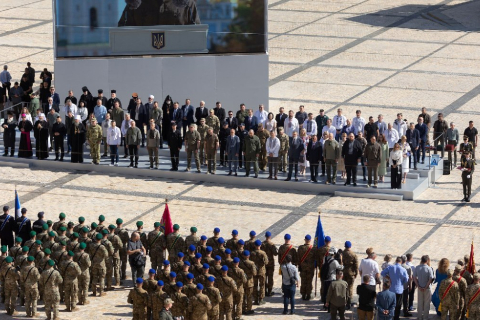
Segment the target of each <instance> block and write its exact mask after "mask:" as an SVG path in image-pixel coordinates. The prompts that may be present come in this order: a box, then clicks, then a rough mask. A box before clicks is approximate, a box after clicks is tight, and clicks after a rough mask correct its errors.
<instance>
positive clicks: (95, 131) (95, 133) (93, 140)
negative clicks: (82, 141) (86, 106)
mask: <svg viewBox="0 0 480 320" xmlns="http://www.w3.org/2000/svg"><path fill="white" fill-rule="evenodd" d="M90 122H91V124H90V126H89V127H88V130H87V141H88V144H89V145H90V156H91V157H92V163H93V164H100V143H101V142H102V137H103V131H102V127H101V126H99V125H98V124H97V119H95V118H93V119H91V120H90Z"/></svg>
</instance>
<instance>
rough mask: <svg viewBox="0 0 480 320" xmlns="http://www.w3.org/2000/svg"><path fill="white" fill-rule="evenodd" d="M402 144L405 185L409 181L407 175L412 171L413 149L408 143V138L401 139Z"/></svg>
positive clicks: (403, 181)
mask: <svg viewBox="0 0 480 320" xmlns="http://www.w3.org/2000/svg"><path fill="white" fill-rule="evenodd" d="M400 139H401V143H400V150H402V154H403V165H402V171H403V180H402V183H405V181H406V180H407V173H408V172H409V171H410V161H409V159H410V153H411V151H412V149H411V148H410V144H409V143H408V142H407V137H406V136H404V135H403V136H402V137H401V138H400Z"/></svg>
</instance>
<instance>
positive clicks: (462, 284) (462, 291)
mask: <svg viewBox="0 0 480 320" xmlns="http://www.w3.org/2000/svg"><path fill="white" fill-rule="evenodd" d="M461 271H462V266H461V265H459V264H457V265H456V266H455V270H454V271H453V277H452V280H453V281H456V282H457V284H458V289H459V295H460V300H459V309H458V310H457V314H456V315H457V318H456V319H455V320H460V319H462V318H463V316H464V315H465V312H466V310H465V303H466V300H465V297H466V294H467V286H468V284H467V279H465V278H464V277H462V276H461V275H460V272H461ZM467 302H468V301H467ZM452 320H453V319H452Z"/></svg>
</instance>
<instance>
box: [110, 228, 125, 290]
mask: <svg viewBox="0 0 480 320" xmlns="http://www.w3.org/2000/svg"><path fill="white" fill-rule="evenodd" d="M108 231H109V233H108V236H107V239H108V241H110V243H111V244H112V246H113V256H112V272H113V275H114V276H115V285H116V286H117V287H118V286H120V250H122V248H123V244H122V239H120V237H119V236H117V235H116V234H115V226H114V225H113V224H111V225H109V226H108ZM111 287H112V276H111V275H110V277H109V276H108V274H107V289H108V290H110V289H111Z"/></svg>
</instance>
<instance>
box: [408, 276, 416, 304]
mask: <svg viewBox="0 0 480 320" xmlns="http://www.w3.org/2000/svg"><path fill="white" fill-rule="evenodd" d="M416 288H417V285H416V284H415V282H413V283H412V290H409V291H408V307H409V308H412V307H413V299H414V298H415V289H416Z"/></svg>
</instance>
